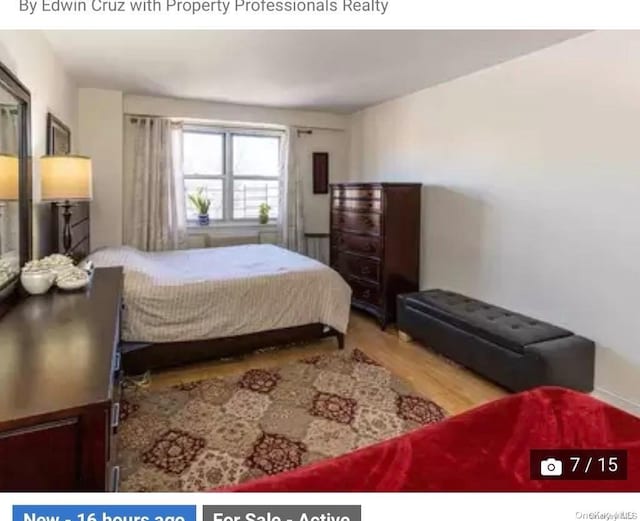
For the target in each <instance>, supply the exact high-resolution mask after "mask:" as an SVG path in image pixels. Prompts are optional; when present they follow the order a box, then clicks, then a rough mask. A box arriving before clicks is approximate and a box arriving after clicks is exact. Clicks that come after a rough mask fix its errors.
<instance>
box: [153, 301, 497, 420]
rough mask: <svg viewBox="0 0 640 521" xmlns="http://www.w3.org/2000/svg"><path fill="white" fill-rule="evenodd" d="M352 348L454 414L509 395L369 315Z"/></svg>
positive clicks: (183, 373) (254, 364)
mask: <svg viewBox="0 0 640 521" xmlns="http://www.w3.org/2000/svg"><path fill="white" fill-rule="evenodd" d="M346 344H347V348H356V347H357V348H358V349H360V350H361V351H363V352H365V353H366V354H368V355H369V356H370V357H371V358H373V359H375V360H377V361H378V362H380V363H381V364H382V365H384V366H385V367H387V368H388V369H389V370H391V371H392V372H393V373H395V374H397V375H398V376H400V377H401V378H404V379H405V380H406V381H408V382H409V383H410V384H411V385H412V386H413V387H414V389H415V391H416V392H417V393H418V394H420V395H422V396H425V397H429V398H431V399H432V400H433V401H435V402H436V403H438V404H439V405H440V406H442V407H444V409H445V410H446V411H447V412H448V413H449V414H458V413H461V412H464V411H466V410H468V409H471V408H473V407H475V406H477V405H480V404H483V403H486V402H489V401H492V400H495V399H497V398H501V397H503V396H506V395H507V394H508V391H506V390H504V389H502V388H501V387H498V386H497V385H495V384H493V383H491V382H489V381H487V380H485V379H483V378H481V377H480V376H477V375H475V374H474V373H471V372H470V371H467V370H466V369H464V368H462V367H460V366H458V365H456V364H454V363H453V362H451V361H449V360H447V359H446V358H443V357H441V356H439V355H437V354H435V353H434V352H432V351H430V350H429V349H427V348H425V347H424V346H422V345H420V344H418V343H416V342H403V341H401V340H400V339H399V338H398V334H397V332H396V330H395V329H393V328H388V329H387V331H381V330H380V328H379V327H378V325H377V324H376V323H375V322H374V321H373V320H372V319H370V318H368V317H367V316H365V315H363V314H360V313H358V312H356V311H354V312H352V314H351V322H350V325H349V331H348V333H347V336H346ZM335 349H337V345H336V341H335V339H327V340H323V341H319V342H314V343H312V344H306V345H304V346H295V347H289V348H276V349H273V350H269V351H263V352H258V353H252V354H250V355H246V356H245V357H242V358H238V359H233V360H231V359H229V360H218V361H213V362H206V363H201V364H195V365H191V366H188V367H181V368H177V369H173V370H169V371H163V372H159V373H154V374H153V376H152V381H151V386H152V387H154V388H162V387H166V386H170V385H175V384H179V383H183V382H189V381H195V380H202V379H206V378H213V377H216V376H223V375H229V374H235V373H239V372H244V371H247V370H249V369H255V368H260V367H272V366H279V365H282V364H284V363H286V362H288V361H291V360H296V359H299V358H304V357H308V356H311V355H315V354H321V353H324V352H331V351H334V350H335Z"/></svg>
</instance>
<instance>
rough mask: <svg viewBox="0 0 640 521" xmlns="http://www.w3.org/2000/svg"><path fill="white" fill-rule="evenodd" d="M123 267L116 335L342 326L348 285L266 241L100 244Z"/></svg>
mask: <svg viewBox="0 0 640 521" xmlns="http://www.w3.org/2000/svg"><path fill="white" fill-rule="evenodd" d="M89 258H90V259H91V260H93V262H94V263H95V265H96V267H105V266H124V302H125V310H124V314H123V325H122V337H123V339H124V340H127V341H135V342H174V341H185V340H201V339H207V338H219V337H226V336H236V335H244V334H249V333H256V332H260V331H267V330H270V329H280V328H285V327H293V326H300V325H304V324H312V323H318V322H319V323H322V324H325V325H328V326H331V327H333V328H334V329H336V330H338V331H340V332H342V333H344V332H345V331H346V329H347V324H348V321H349V307H350V301H351V289H350V288H349V286H348V285H347V283H346V282H345V281H344V280H343V279H342V277H341V276H340V275H339V274H338V273H336V272H335V271H334V270H332V269H331V268H329V267H328V266H325V265H324V264H321V263H319V262H317V261H315V260H313V259H310V258H308V257H304V256H302V255H299V254H297V253H293V252H290V251H288V250H285V249H283V248H279V247H277V246H271V245H246V246H231V247H225V248H207V249H199V250H180V251H172V252H158V253H145V252H141V251H139V250H136V249H134V248H128V247H122V248H104V249H101V250H98V251H96V252H94V253H92V254H91V255H90V257H89Z"/></svg>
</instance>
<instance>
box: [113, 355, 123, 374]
mask: <svg viewBox="0 0 640 521" xmlns="http://www.w3.org/2000/svg"><path fill="white" fill-rule="evenodd" d="M121 362H122V354H121V353H120V352H119V351H118V352H117V353H116V361H115V363H114V364H113V365H114V369H113V372H114V373H117V372H118V371H120V363H121Z"/></svg>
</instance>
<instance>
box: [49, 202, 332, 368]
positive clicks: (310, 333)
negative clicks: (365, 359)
mask: <svg viewBox="0 0 640 521" xmlns="http://www.w3.org/2000/svg"><path fill="white" fill-rule="evenodd" d="M52 212H53V219H52V221H53V226H52V240H51V243H52V250H53V251H52V252H51V253H63V247H62V231H63V230H62V226H61V225H60V223H61V219H62V216H61V212H62V210H61V209H60V207H58V206H56V205H52ZM89 221H90V212H89V206H88V203H81V204H80V205H79V206H78V207H77V208H74V214H73V217H72V233H73V246H72V256H73V257H74V260H76V261H77V260H80V259H81V258H84V257H85V256H86V255H88V254H89V252H90V250H89V248H90V237H89V228H90V226H89ZM327 337H336V339H337V341H338V347H339V348H340V349H344V334H343V333H340V332H338V331H336V330H335V329H333V328H331V327H329V326H326V325H324V324H318V323H316V324H306V325H303V326H296V327H288V328H283V329H272V330H269V331H263V332H260V333H251V334H248V335H239V336H232V337H222V338H211V339H206V340H192V341H184V342H167V343H142V342H136V343H134V342H124V343H122V347H121V353H122V360H121V365H122V368H123V370H124V372H125V373H126V374H130V375H132V374H140V373H144V372H145V371H150V370H157V369H167V368H170V367H177V366H180V365H186V364H190V363H195V362H203V361H206V360H218V359H220V358H228V357H231V356H238V355H242V354H246V353H250V352H252V351H256V350H258V349H264V348H267V347H276V346H289V345H292V344H301V343H307V342H313V341H314V340H320V339H323V338H327Z"/></svg>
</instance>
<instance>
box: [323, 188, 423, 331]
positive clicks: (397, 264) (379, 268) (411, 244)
mask: <svg viewBox="0 0 640 521" xmlns="http://www.w3.org/2000/svg"><path fill="white" fill-rule="evenodd" d="M421 191H422V185H420V184H417V183H346V184H345V183H341V184H333V185H331V239H330V241H331V266H332V267H333V268H334V269H335V270H336V271H338V272H339V273H340V274H341V275H342V276H343V277H344V279H345V280H346V281H347V282H348V283H349V285H350V286H351V289H352V290H353V296H352V305H353V306H354V307H356V308H358V309H361V310H364V311H366V312H369V313H371V314H372V315H374V316H375V317H376V318H377V319H378V321H379V322H380V325H381V326H382V328H384V327H386V325H387V324H389V323H390V322H393V321H395V316H396V297H397V295H398V294H400V293H409V292H414V291H418V289H419V288H418V286H419V281H420V199H421Z"/></svg>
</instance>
